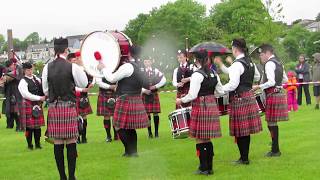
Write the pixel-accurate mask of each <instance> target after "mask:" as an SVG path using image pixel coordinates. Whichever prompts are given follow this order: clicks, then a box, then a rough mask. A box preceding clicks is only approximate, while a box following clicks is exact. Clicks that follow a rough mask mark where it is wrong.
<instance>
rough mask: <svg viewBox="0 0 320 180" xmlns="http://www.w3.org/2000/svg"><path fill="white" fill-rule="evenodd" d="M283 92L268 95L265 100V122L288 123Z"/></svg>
mask: <svg viewBox="0 0 320 180" xmlns="http://www.w3.org/2000/svg"><path fill="white" fill-rule="evenodd" d="M287 103H288V102H287V97H286V94H285V93H284V92H282V91H281V92H277V93H269V94H267V98H266V121H267V122H279V121H288V120H289V117H288V104H287Z"/></svg>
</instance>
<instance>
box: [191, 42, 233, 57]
mask: <svg viewBox="0 0 320 180" xmlns="http://www.w3.org/2000/svg"><path fill="white" fill-rule="evenodd" d="M201 50H207V51H208V53H209V54H211V55H215V56H218V55H225V54H231V53H232V52H231V50H230V49H228V48H227V47H225V46H224V45H222V44H219V43H216V42H203V43H199V44H197V45H195V46H193V47H192V48H191V49H190V51H189V52H190V53H195V52H199V51H201Z"/></svg>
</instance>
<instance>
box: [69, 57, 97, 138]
mask: <svg viewBox="0 0 320 180" xmlns="http://www.w3.org/2000/svg"><path fill="white" fill-rule="evenodd" d="M80 56H81V54H80V52H76V53H70V54H68V56H67V60H68V61H70V62H71V63H76V64H78V65H79V66H83V65H82V61H81V59H80ZM86 75H87V79H88V85H87V87H86V88H80V87H76V97H77V103H76V104H77V111H78V114H79V116H81V117H82V119H83V129H82V131H81V132H79V137H78V141H77V143H78V144H80V143H87V126H88V121H87V115H89V114H92V109H91V105H90V100H89V96H88V91H89V90H90V89H91V88H92V87H93V86H94V84H93V77H92V76H90V75H89V74H88V73H86ZM80 137H81V139H80Z"/></svg>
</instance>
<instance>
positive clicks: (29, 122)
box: [20, 99, 45, 130]
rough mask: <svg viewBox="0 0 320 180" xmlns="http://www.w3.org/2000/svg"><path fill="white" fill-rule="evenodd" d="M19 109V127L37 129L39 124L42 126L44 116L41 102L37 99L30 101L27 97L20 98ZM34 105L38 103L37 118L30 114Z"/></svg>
mask: <svg viewBox="0 0 320 180" xmlns="http://www.w3.org/2000/svg"><path fill="white" fill-rule="evenodd" d="M21 105H22V106H21V109H20V122H21V127H22V128H23V129H24V130H25V129H26V128H30V129H38V128H40V127H41V126H44V125H45V123H44V116H43V108H42V103H41V102H39V101H36V102H35V101H33V102H32V101H30V100H27V99H23V100H22V104H21ZM34 105H39V106H40V108H41V111H40V116H39V117H38V118H35V117H33V116H32V108H33V106H34Z"/></svg>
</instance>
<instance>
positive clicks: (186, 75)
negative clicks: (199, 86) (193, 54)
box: [172, 50, 193, 109]
mask: <svg viewBox="0 0 320 180" xmlns="http://www.w3.org/2000/svg"><path fill="white" fill-rule="evenodd" d="M177 58H178V62H179V67H177V68H175V69H174V71H173V77H172V84H173V86H174V87H177V90H178V92H177V98H181V97H183V96H185V95H186V94H187V93H188V91H189V86H190V77H191V74H192V72H193V71H192V69H193V66H192V65H191V64H189V63H188V59H187V51H185V50H179V51H178V55H177ZM189 106H191V103H182V104H181V105H180V106H178V105H176V109H180V107H189Z"/></svg>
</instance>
